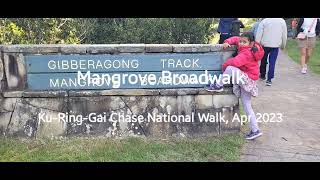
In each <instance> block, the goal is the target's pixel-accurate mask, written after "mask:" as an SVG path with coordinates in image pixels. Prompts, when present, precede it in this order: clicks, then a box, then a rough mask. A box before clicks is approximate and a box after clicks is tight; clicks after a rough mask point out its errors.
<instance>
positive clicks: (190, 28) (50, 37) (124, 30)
mask: <svg viewBox="0 0 320 180" xmlns="http://www.w3.org/2000/svg"><path fill="white" fill-rule="evenodd" d="M256 19H257V18H256ZM256 19H254V18H240V20H242V21H243V23H244V24H245V25H246V29H245V30H249V29H250V28H251V26H252V24H253V23H254V22H255V21H256ZM218 22H219V18H1V19H0V44H118V43H123V44H125V43H146V44H151V43H152V44H168V43H172V44H185V43H189V44H207V43H216V42H217V39H218V36H215V35H216V29H217V27H218Z"/></svg>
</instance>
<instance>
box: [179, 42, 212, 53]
mask: <svg viewBox="0 0 320 180" xmlns="http://www.w3.org/2000/svg"><path fill="white" fill-rule="evenodd" d="M173 52H190V53H192V52H210V45H209V44H173Z"/></svg>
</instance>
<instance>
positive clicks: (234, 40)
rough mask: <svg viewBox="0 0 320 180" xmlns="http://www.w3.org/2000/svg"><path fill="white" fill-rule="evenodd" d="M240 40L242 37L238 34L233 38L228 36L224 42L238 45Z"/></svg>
mask: <svg viewBox="0 0 320 180" xmlns="http://www.w3.org/2000/svg"><path fill="white" fill-rule="evenodd" d="M239 41H240V37H238V36H233V37H231V38H228V39H226V40H225V41H224V43H228V44H230V45H238V44H239Z"/></svg>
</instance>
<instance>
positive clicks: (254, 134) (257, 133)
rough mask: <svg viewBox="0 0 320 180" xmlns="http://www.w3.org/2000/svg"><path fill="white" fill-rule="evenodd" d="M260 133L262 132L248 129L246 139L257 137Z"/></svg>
mask: <svg viewBox="0 0 320 180" xmlns="http://www.w3.org/2000/svg"><path fill="white" fill-rule="evenodd" d="M261 135H262V132H261V131H260V130H258V131H256V132H252V131H250V133H249V134H247V135H246V139H247V140H252V139H255V138H257V137H259V136H261Z"/></svg>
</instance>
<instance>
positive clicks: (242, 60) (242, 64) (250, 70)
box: [222, 36, 264, 80]
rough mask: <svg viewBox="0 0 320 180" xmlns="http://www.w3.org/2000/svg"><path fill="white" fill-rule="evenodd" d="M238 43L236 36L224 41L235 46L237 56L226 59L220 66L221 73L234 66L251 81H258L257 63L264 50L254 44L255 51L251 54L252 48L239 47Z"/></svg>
mask: <svg viewBox="0 0 320 180" xmlns="http://www.w3.org/2000/svg"><path fill="white" fill-rule="evenodd" d="M239 41H240V37H237V36H235V37H231V38H229V39H227V40H225V41H224V42H225V43H228V44H230V45H237V46H238V55H237V56H236V57H234V58H230V59H228V60H227V61H226V62H225V63H224V64H223V65H222V71H225V69H226V68H227V67H228V66H234V67H237V68H239V69H240V70H241V71H243V72H244V73H246V74H247V75H248V76H249V78H251V79H252V80H258V79H259V73H260V68H259V61H260V60H261V59H262V57H263V55H264V50H263V48H262V46H261V45H260V44H259V43H257V42H255V46H256V48H257V51H256V52H253V51H252V50H251V48H252V47H250V46H239Z"/></svg>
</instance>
